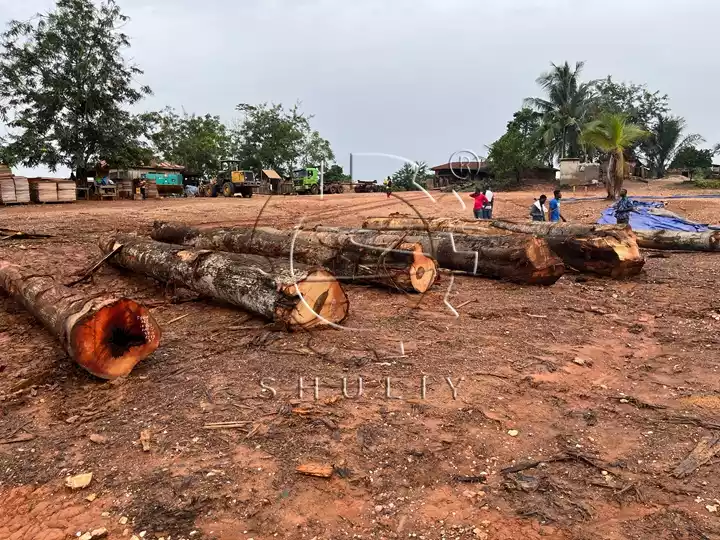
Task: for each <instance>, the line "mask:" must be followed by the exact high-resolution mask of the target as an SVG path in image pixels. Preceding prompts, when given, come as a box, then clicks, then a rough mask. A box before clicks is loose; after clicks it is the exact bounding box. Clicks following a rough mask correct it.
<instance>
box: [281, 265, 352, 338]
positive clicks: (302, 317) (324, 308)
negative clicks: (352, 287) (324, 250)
mask: <svg viewBox="0 0 720 540" xmlns="http://www.w3.org/2000/svg"><path fill="white" fill-rule="evenodd" d="M285 292H286V294H288V295H290V296H297V295H298V292H299V294H300V295H302V299H299V300H298V302H297V303H296V304H295V306H294V307H293V308H292V311H291V312H290V313H289V314H288V315H284V316H283V315H282V314H278V318H279V319H281V320H285V321H286V322H287V325H288V327H289V328H290V329H294V330H299V329H309V328H314V327H316V326H325V325H330V324H339V323H341V322H342V321H344V320H345V317H347V314H348V309H349V306H350V302H349V300H348V297H347V295H346V294H345V291H344V290H343V288H342V287H341V285H340V283H339V282H338V280H337V279H335V277H334V276H333V275H332V274H331V273H330V272H328V271H326V270H323V269H316V270H312V271H311V272H309V273H308V275H307V277H306V278H305V279H303V280H302V281H299V282H298V283H297V284H296V285H295V284H293V285H290V286H288V287H286V289H285ZM303 300H304V301H303Z"/></svg>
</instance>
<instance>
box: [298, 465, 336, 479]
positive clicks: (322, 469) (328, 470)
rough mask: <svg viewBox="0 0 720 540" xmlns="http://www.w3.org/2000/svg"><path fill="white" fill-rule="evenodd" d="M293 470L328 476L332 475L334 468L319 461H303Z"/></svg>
mask: <svg viewBox="0 0 720 540" xmlns="http://www.w3.org/2000/svg"><path fill="white" fill-rule="evenodd" d="M295 470H296V471H297V472H299V473H300V474H304V475H307V476H316V477H318V478H330V477H331V476H332V475H333V472H334V470H335V469H334V467H333V466H332V465H324V464H320V463H305V464H303V465H298V467H297V468H296V469H295Z"/></svg>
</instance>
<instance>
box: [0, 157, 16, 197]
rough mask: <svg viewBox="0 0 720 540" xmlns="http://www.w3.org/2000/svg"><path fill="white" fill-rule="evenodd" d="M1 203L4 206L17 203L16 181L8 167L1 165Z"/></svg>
mask: <svg viewBox="0 0 720 540" xmlns="http://www.w3.org/2000/svg"><path fill="white" fill-rule="evenodd" d="M0 202H1V203H3V204H12V203H16V202H18V201H17V196H16V195H15V181H14V180H13V175H12V172H11V171H10V168H9V167H8V166H7V165H0Z"/></svg>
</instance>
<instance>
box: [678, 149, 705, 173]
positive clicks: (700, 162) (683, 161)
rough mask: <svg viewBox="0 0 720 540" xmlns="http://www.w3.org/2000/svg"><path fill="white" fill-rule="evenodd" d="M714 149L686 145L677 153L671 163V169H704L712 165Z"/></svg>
mask: <svg viewBox="0 0 720 540" xmlns="http://www.w3.org/2000/svg"><path fill="white" fill-rule="evenodd" d="M713 155H714V153H713V151H712V150H701V149H699V148H697V147H695V146H686V147H685V148H682V149H680V150H679V151H678V153H677V154H675V159H673V161H672V163H670V168H671V169H689V170H690V171H702V170H706V169H709V168H710V167H712V162H713Z"/></svg>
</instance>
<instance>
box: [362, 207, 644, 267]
mask: <svg viewBox="0 0 720 540" xmlns="http://www.w3.org/2000/svg"><path fill="white" fill-rule="evenodd" d="M363 227H364V228H366V229H373V230H430V231H432V232H435V231H445V232H453V233H465V234H471V235H488V234H494V233H497V231H501V230H502V231H507V232H508V233H510V234H526V235H533V236H538V237H540V238H544V239H545V240H547V243H548V245H549V246H550V249H551V250H552V251H553V252H555V253H556V254H557V255H558V256H559V257H560V258H561V259H562V260H563V262H564V263H565V266H567V267H571V268H575V269H576V270H578V271H580V272H589V273H594V274H599V275H603V276H610V277H613V278H622V277H628V276H633V275H636V274H638V273H639V272H640V271H641V270H642V267H643V265H644V264H645V259H644V257H643V256H642V254H641V253H640V249H639V247H638V244H637V239H636V238H635V235H634V233H633V232H632V230H631V229H630V228H629V227H628V226H627V225H582V224H573V223H534V222H515V221H501V220H470V219H453V218H418V217H410V216H399V217H395V216H391V217H379V218H368V220H367V221H366V222H365V224H364V225H363Z"/></svg>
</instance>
